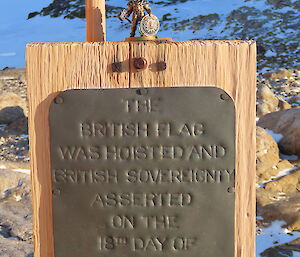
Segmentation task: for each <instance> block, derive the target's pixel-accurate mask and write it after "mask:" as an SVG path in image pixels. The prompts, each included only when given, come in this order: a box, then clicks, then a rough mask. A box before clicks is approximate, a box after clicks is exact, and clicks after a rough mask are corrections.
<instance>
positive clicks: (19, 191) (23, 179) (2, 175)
mask: <svg viewBox="0 0 300 257" xmlns="http://www.w3.org/2000/svg"><path fill="white" fill-rule="evenodd" d="M26 185H27V186H26ZM29 185H30V177H29V174H25V173H21V172H17V171H13V170H7V169H0V199H4V198H9V197H12V198H14V196H13V195H14V194H15V195H16V197H15V198H19V196H21V197H22V196H27V195H29V194H30V187H29ZM4 192H6V193H4Z"/></svg>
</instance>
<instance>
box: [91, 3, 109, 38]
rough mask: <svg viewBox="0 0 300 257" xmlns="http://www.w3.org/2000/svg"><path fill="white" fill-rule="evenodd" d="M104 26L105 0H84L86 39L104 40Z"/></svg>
mask: <svg viewBox="0 0 300 257" xmlns="http://www.w3.org/2000/svg"><path fill="white" fill-rule="evenodd" d="M105 27H106V12H105V0H86V41H87V42H101V41H105V40H106V28H105Z"/></svg>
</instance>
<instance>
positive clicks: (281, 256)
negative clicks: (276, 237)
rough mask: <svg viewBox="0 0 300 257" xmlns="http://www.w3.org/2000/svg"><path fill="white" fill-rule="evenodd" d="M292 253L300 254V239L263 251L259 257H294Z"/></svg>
mask: <svg viewBox="0 0 300 257" xmlns="http://www.w3.org/2000/svg"><path fill="white" fill-rule="evenodd" d="M294 252H297V253H298V252H300V238H297V239H296V240H293V241H291V242H289V243H286V244H282V245H278V246H274V247H271V248H269V249H267V250H265V251H264V252H263V253H262V254H261V256H263V257H264V256H265V257H277V256H278V257H289V256H291V257H294V256H295V255H294Z"/></svg>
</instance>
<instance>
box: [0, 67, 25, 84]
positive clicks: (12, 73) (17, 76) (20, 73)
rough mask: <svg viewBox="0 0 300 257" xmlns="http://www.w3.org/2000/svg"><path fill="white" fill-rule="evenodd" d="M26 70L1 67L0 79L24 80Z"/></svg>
mask: <svg viewBox="0 0 300 257" xmlns="http://www.w3.org/2000/svg"><path fill="white" fill-rule="evenodd" d="M25 78H26V71H25V69H11V68H7V69H3V70H0V80H8V79H9V80H20V81H24V82H25Z"/></svg>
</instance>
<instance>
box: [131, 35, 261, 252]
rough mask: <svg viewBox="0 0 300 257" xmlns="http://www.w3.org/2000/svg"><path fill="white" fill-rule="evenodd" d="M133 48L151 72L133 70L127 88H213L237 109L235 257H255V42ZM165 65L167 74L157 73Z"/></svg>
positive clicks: (189, 42)
mask: <svg viewBox="0 0 300 257" xmlns="http://www.w3.org/2000/svg"><path fill="white" fill-rule="evenodd" d="M146 45H147V47H145V43H141V42H135V43H131V58H134V57H144V58H146V60H147V61H148V64H149V69H146V70H145V71H142V72H139V71H137V70H136V69H135V68H134V67H133V65H132V66H131V69H132V73H131V76H130V86H131V87H140V86H142V87H155V86H160V87H168V86H217V87H220V88H222V89H223V90H225V91H226V92H227V93H228V94H229V95H230V96H231V97H232V98H233V100H234V102H235V106H236V131H237V135H236V136H237V148H236V153H237V165H236V170H237V173H236V174H237V175H236V255H235V256H236V257H253V256H255V252H254V249H255V216H256V212H255V208H256V207H255V205H256V199H255V170H256V168H255V165H256V163H255V147H256V144H255V126H256V125H255V104H256V96H255V92H256V44H255V43H254V42H253V41H185V42H170V43H147V44H146ZM159 62H166V65H167V69H166V70H165V71H159V72H155V70H156V68H155V66H156V64H157V63H159Z"/></svg>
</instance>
